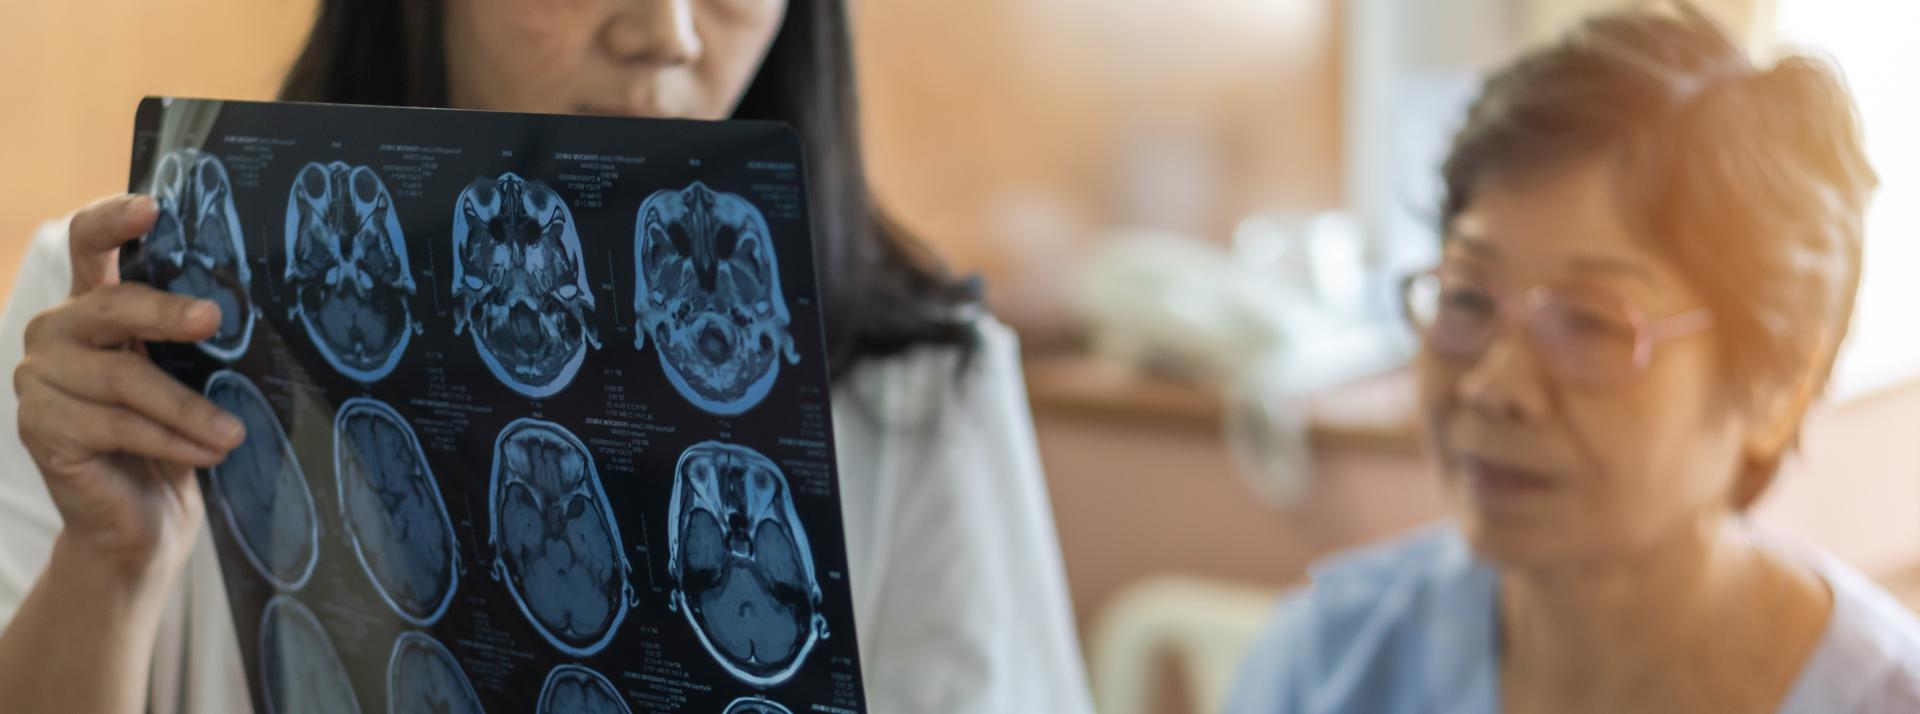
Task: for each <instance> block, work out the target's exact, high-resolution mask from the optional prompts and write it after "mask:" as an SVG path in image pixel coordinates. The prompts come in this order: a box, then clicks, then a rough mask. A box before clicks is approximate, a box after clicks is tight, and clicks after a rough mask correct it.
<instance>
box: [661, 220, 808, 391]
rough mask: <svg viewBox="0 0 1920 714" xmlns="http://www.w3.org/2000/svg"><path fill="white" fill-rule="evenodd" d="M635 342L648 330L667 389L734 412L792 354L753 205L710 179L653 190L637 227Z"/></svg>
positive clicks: (776, 278) (769, 384) (762, 223)
mask: <svg viewBox="0 0 1920 714" xmlns="http://www.w3.org/2000/svg"><path fill="white" fill-rule="evenodd" d="M634 263H635V267H636V269H637V272H638V274H639V278H638V280H637V281H636V282H637V288H636V289H635V291H634V304H633V310H634V315H635V316H636V317H637V318H638V322H637V324H635V326H634V347H635V348H636V349H642V348H644V347H645V346H646V341H647V339H648V338H652V339H653V348H654V350H655V351H657V352H659V354H660V367H661V369H663V370H665V371H666V374H667V379H668V381H670V382H672V383H673V386H674V389H675V390H677V391H679V392H680V395H681V396H683V397H686V399H687V401H689V402H692V403H693V404H694V406H697V407H699V408H701V409H704V410H706V411H708V412H712V413H714V414H720V415H729V416H730V415H734V414H740V413H742V412H745V411H747V410H748V409H752V408H753V407H754V405H756V404H759V403H760V399H761V398H762V397H765V396H766V395H767V391H768V390H770V389H772V388H773V382H774V378H775V377H776V376H777V375H779V373H780V361H781V360H782V359H785V360H786V361H787V362H789V363H794V362H798V361H799V359H800V356H799V353H797V352H795V351H794V345H793V337H792V336H791V335H789V334H788V331H787V330H788V324H789V323H791V322H792V318H791V316H789V314H788V312H787V300H786V297H785V296H784V294H783V293H782V292H781V290H780V265H779V263H778V262H777V261H776V260H775V259H774V252H773V237H772V235H770V234H769V232H768V230H767V220H766V218H765V217H764V216H762V215H761V214H760V209H758V208H756V207H754V205H753V204H752V203H750V202H748V201H747V199H745V198H742V197H740V196H737V195H734V194H731V193H721V192H718V191H714V190H713V189H710V188H707V185H706V184H704V183H699V182H695V183H694V184H693V185H690V186H688V187H686V188H685V189H681V190H678V191H671V190H670V191H658V192H655V193H654V194H653V195H651V196H648V197H647V200H646V201H645V202H643V203H641V204H640V215H639V225H638V227H637V229H636V231H635V236H634Z"/></svg>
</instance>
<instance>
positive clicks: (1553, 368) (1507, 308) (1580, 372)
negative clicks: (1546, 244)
mask: <svg viewBox="0 0 1920 714" xmlns="http://www.w3.org/2000/svg"><path fill="white" fill-rule="evenodd" d="M1516 297H1517V298H1518V299H1514V298H1516ZM1401 301H1402V306H1403V307H1404V308H1405V310H1406V314H1407V318H1408V319H1409V320H1410V321H1411V322H1412V323H1413V326H1414V328H1415V329H1417V330H1419V332H1420V335H1421V340H1422V341H1423V342H1424V343H1425V344H1426V347H1427V349H1428V350H1429V351H1430V352H1432V353H1433V354H1435V355H1437V356H1439V357H1441V358H1444V359H1446V360H1448V361H1451V362H1454V363H1456V364H1459V365H1463V366H1464V365H1471V364H1474V363H1477V362H1479V361H1480V358H1481V357H1482V356H1483V355H1484V354H1485V353H1486V351H1487V348H1488V347H1489V346H1491V345H1492V344H1493V340H1494V338H1495V337H1497V336H1498V335H1499V334H1500V332H1501V331H1503V330H1504V329H1506V326H1507V325H1508V324H1510V323H1512V322H1516V321H1517V322H1520V323H1521V324H1524V325H1525V326H1526V328H1527V335H1528V336H1529V337H1530V338H1531V339H1532V342H1533V348H1534V351H1535V354H1537V355H1538V356H1539V358H1540V360H1541V362H1542V364H1543V365H1544V366H1545V367H1546V368H1547V370H1548V371H1549V372H1551V373H1552V374H1553V375H1554V376H1555V377H1556V378H1558V379H1560V380H1562V381H1565V382H1569V383H1574V384H1579V385H1583V386H1593V387H1605V386H1614V385H1618V384H1620V383H1622V382H1624V381H1626V380H1629V379H1632V378H1634V377H1637V376H1639V375H1640V373H1642V372H1644V371H1646V369H1647V365H1649V364H1651V363H1652V361H1653V350H1654V348H1655V347H1657V346H1659V345H1660V344H1661V343H1664V342H1667V341H1670V340H1673V339H1675V338H1679V337H1685V336H1687V335H1691V334H1693V333H1696V332H1700V331H1701V330H1705V329H1707V328H1708V327H1709V326H1711V325H1712V324H1713V315H1712V312H1711V311H1710V310H1708V309H1706V308H1700V309H1696V310H1691V311H1687V312H1683V313H1679V314H1676V315H1669V316H1667V317H1662V318H1658V319H1649V318H1648V317H1647V316H1646V313H1644V312H1642V311H1641V310H1640V309H1638V308H1637V307H1635V306H1634V305H1633V303H1631V302H1629V301H1627V300H1625V299H1624V298H1621V297H1619V296H1616V295H1613V294H1611V293H1608V292H1606V291H1604V290H1600V289H1597V288H1591V287H1583V286H1578V285H1564V286H1548V285H1536V286H1534V287H1533V288H1531V289H1529V290H1527V291H1525V292H1523V293H1520V294H1518V295H1517V296H1513V295H1509V294H1506V293H1503V292H1501V291H1499V290H1497V289H1496V288H1495V286H1494V285H1493V284H1492V283H1491V282H1490V281H1487V280H1485V279H1482V278H1480V277H1478V276H1475V275H1473V274H1472V273H1470V272H1467V271H1464V270H1459V269H1452V268H1445V267H1442V268H1435V269H1433V270H1429V271H1426V272H1423V273H1419V274H1416V275H1413V276H1411V277H1409V278H1407V280H1406V282H1404V283H1403V284H1402V285H1401Z"/></svg>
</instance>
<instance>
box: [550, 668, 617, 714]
mask: <svg viewBox="0 0 1920 714" xmlns="http://www.w3.org/2000/svg"><path fill="white" fill-rule="evenodd" d="M533 711H534V713H535V714H632V711H633V710H631V709H628V708H627V703H626V702H625V701H623V700H621V698H620V690H618V689H615V688H614V687H613V683H612V682H609V681H607V678H606V677H603V676H600V673H599V672H595V671H593V670H591V669H587V668H586V667H582V666H580V665H577V664H563V665H560V666H558V667H555V668H553V672H552V673H549V674H548V675H547V683H546V684H545V685H544V686H542V687H541V688H540V701H539V702H538V703H537V704H535V705H534V707H533Z"/></svg>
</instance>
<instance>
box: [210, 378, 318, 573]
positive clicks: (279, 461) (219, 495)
mask: <svg viewBox="0 0 1920 714" xmlns="http://www.w3.org/2000/svg"><path fill="white" fill-rule="evenodd" d="M205 391H206V396H207V399H208V400H209V401H211V402H213V403H214V404H217V405H219V406H220V407H221V408H222V409H225V410H227V411H228V412H231V413H232V414H233V415H234V416H235V417H238V418H239V419H240V423H242V424H244V425H246V427H247V437H246V440H245V441H242V442H241V443H240V446H239V447H238V448H235V449H234V450H233V451H232V452H229V453H228V454H227V460H226V461H224V462H221V463H220V465H218V466H214V467H213V468H210V469H208V470H207V476H208V480H209V481H210V482H211V483H212V486H213V489H212V490H213V494H212V495H213V496H214V499H215V500H216V501H218V502H219V504H220V511H221V513H222V515H224V516H225V517H226V521H227V525H228V527H230V528H231V529H232V530H233V534H234V539H235V540H237V541H239V544H240V550H241V551H242V552H243V553H245V554H246V556H247V562H248V563H251V564H252V565H253V567H254V568H255V569H256V570H258V571H259V572H260V575H261V577H264V578H266V579H267V581H268V582H271V583H273V585H274V586H275V587H277V588H279V589H282V590H293V589H298V588H300V587H302V586H304V585H305V584H306V582H307V578H308V577H309V576H311V575H312V574H313V566H314V562H315V560H316V559H317V558H318V556H319V550H320V521H319V518H318V517H317V515H316V514H315V512H314V505H313V493H312V492H311V491H309V490H308V485H307V477H306V474H305V473H304V472H302V471H301V469H300V462H299V460H297V459H295V458H294V455H293V447H292V445H291V444H289V443H288V441H287V433H286V430H285V429H282V428H281V427H280V420H279V418H278V417H275V416H274V414H273V405H271V404H269V403H268V402H267V398H266V395H263V394H261V393H260V388H259V387H256V386H254V384H253V382H251V381H249V380H248V379H247V378H246V377H244V376H241V375H240V373H239V372H233V371H228V370H222V371H219V372H215V373H214V375H213V376H212V377H211V378H209V379H208V380H207V387H206V390H205Z"/></svg>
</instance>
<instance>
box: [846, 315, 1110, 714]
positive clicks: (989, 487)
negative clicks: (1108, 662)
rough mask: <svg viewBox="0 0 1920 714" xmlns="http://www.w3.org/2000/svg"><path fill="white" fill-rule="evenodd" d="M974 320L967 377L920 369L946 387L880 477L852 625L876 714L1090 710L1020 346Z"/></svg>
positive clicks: (1001, 330) (1078, 713)
mask: <svg viewBox="0 0 1920 714" xmlns="http://www.w3.org/2000/svg"><path fill="white" fill-rule="evenodd" d="M981 327H982V337H983V340H982V344H981V345H980V349H979V351H978V352H977V353H976V355H975V357H974V359H975V360H976V362H975V364H973V365H972V366H971V367H970V369H969V372H970V374H968V375H967V377H966V378H965V379H963V380H960V381H959V382H958V384H959V385H961V386H963V387H964V388H962V389H957V390H956V389H954V386H955V385H956V382H955V377H954V374H953V372H952V371H951V370H928V371H925V373H924V374H922V375H918V376H922V377H924V378H926V379H929V380H939V381H940V382H941V383H942V384H943V386H945V387H946V388H947V389H946V390H945V391H944V393H945V394H947V395H948V396H949V397H951V398H950V399H949V400H947V401H946V403H944V404H942V405H941V406H942V407H943V409H942V411H943V412H944V414H943V416H942V418H941V420H940V421H939V422H938V423H937V425H935V426H934V429H935V430H936V431H935V432H934V433H933V434H931V435H927V436H928V437H929V438H920V439H913V438H903V439H902V441H904V442H907V443H911V444H913V445H914V446H912V447H906V448H907V449H908V451H906V452H905V453H901V454H899V456H900V457H901V458H898V459H897V460H894V462H893V464H892V467H893V468H891V469H890V470H891V471H893V473H890V474H888V475H887V476H886V477H885V480H887V481H890V482H891V483H890V484H889V486H890V487H891V488H890V490H891V491H892V492H893V493H894V494H896V497H895V498H893V499H890V500H892V503H891V504H890V508H883V509H882V511H883V516H882V517H884V518H886V519H887V520H888V521H890V522H891V523H890V524H889V526H888V527H886V529H885V532H888V533H890V534H891V536H892V540H891V542H890V543H888V544H887V546H888V547H887V548H886V549H885V550H886V552H887V555H886V556H884V557H885V560H886V562H885V563H884V564H881V566H880V567H882V568H883V569H884V573H883V574H882V575H881V579H882V582H881V584H880V588H881V592H880V593H879V594H878V595H879V596H878V597H877V598H876V603H875V604H876V609H875V610H874V612H873V616H872V617H871V618H870V619H869V620H868V621H865V622H861V623H860V627H861V628H862V629H863V630H868V629H869V628H871V631H868V632H863V635H866V637H863V639H865V640H866V641H868V642H870V643H872V645H871V646H870V647H869V648H868V651H864V652H862V653H861V657H862V659H863V660H864V661H865V665H866V667H865V670H866V673H867V691H868V698H869V704H870V705H871V708H872V710H873V711H874V712H877V713H878V714H893V713H895V712H902V713H913V712H951V713H954V714H1000V713H1003V712H1048V713H1049V714H1083V713H1090V712H1092V711H1093V704H1092V697H1091V695H1090V694H1089V692H1088V689H1087V679H1086V672H1085V667H1084V665H1083V663H1082V660H1081V656H1080V648H1079V644H1078V640H1077V638H1076V637H1075V633H1074V624H1073V611H1072V607H1071V605H1070V603H1069V599H1068V597H1067V584H1066V575H1065V571H1064V568H1063V567H1062V565H1061V558H1060V544H1059V538H1058V535H1057V534H1056V533H1055V531H1054V525H1053V511H1052V507H1051V505H1050V504H1049V502H1048V497H1047V491H1046V480H1045V476H1044V474H1043V473H1042V472H1041V469H1040V458H1039V453H1038V451H1037V449H1036V447H1035V444H1034V436H1033V421H1032V416H1031V414H1029V412H1028V407H1027V399H1026V388H1025V385H1024V383H1023V381H1022V379H1021V376H1020V375H1021V373H1020V366H1019V356H1018V351H1017V349H1016V346H1015V344H1014V338H1013V336H1012V333H1011V332H1010V331H1008V330H1007V329H1006V328H1005V327H1004V326H1001V325H999V324H997V323H993V322H991V321H985V322H983V323H982V326H981ZM948 364H951V363H948ZM922 386H925V385H922ZM908 391H909V392H918V393H921V394H926V393H929V392H931V393H942V392H941V390H928V391H924V392H923V391H919V390H908ZM914 448H918V449H921V450H923V453H912V451H911V450H912V449H914ZM886 511H891V512H886Z"/></svg>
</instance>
